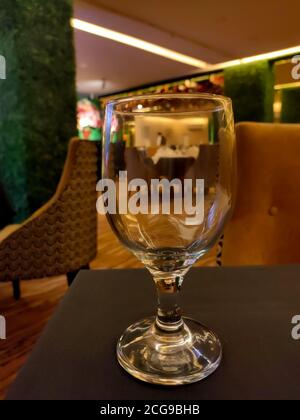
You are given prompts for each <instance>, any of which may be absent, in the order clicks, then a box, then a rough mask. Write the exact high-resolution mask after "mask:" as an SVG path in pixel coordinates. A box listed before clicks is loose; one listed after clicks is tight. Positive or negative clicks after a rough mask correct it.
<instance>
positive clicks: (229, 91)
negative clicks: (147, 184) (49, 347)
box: [0, 0, 300, 399]
mask: <svg viewBox="0 0 300 420" xmlns="http://www.w3.org/2000/svg"><path fill="white" fill-rule="evenodd" d="M2 4H3V6H2ZM299 13H300V5H299V2H298V1H296V0H288V1H286V2H285V3H283V2H281V1H277V0H275V1H271V0H262V1H260V2H258V1H248V0H246V1H244V2H242V3H238V2H236V1H233V0H228V1H226V2H221V1H218V0H217V1H214V2H211V3H210V2H206V3H204V2H201V1H197V0H187V1H186V2H182V1H179V0H172V1H171V0H165V1H158V0H152V1H151V2H146V1H141V0H139V1H137V0H84V1H81V0H74V1H72V0H53V1H51V2H45V1H42V0H26V2H20V1H16V0H9V1H4V2H1V10H0V58H1V60H0V67H1V68H0V102H1V103H0V315H2V316H4V317H5V320H6V335H7V337H6V339H5V340H4V339H3V340H2V339H1V340H0V369H1V370H0V399H4V398H5V395H6V393H7V390H8V389H9V387H10V386H11V384H12V383H13V382H14V380H15V377H16V375H17V374H18V372H19V371H20V369H21V368H22V366H23V365H24V363H25V362H26V360H27V359H28V357H29V355H30V354H31V352H32V349H33V347H34V345H35V343H36V341H37V340H38V339H39V337H40V335H41V333H42V331H43V329H44V327H45V326H46V324H47V323H48V321H49V319H50V318H51V317H52V315H53V314H54V313H55V311H56V309H57V307H58V305H59V303H60V302H61V300H62V299H63V297H64V296H65V294H66V293H67V292H68V289H69V287H70V286H71V285H72V283H73V280H74V279H75V278H76V276H77V274H78V272H79V271H80V270H82V269H92V270H94V269H97V270H103V269H116V270H117V269H118V270H121V269H137V268H142V267H143V264H142V262H141V261H139V259H137V258H136V257H135V256H134V255H133V254H132V253H131V252H130V251H129V250H127V249H126V248H125V247H124V246H123V245H122V244H121V243H120V242H119V240H118V238H117V237H116V236H115V234H114V233H113V231H112V228H111V226H110V223H109V221H108V220H107V219H106V217H105V216H104V215H99V214H97V212H96V201H97V192H96V183H97V181H98V180H99V179H101V176H102V170H103V164H104V163H105V159H106V156H103V153H104V149H102V147H103V141H102V139H103V135H104V133H103V132H104V127H105V121H104V117H105V109H106V105H107V103H108V102H109V101H113V100H116V99H125V98H130V97H133V96H141V99H140V102H139V105H138V106H137V111H136V112H139V111H141V114H142V113H143V112H146V111H147V109H148V108H149V109H150V106H151V107H152V105H151V104H150V105H149V102H148V100H147V97H146V96H145V95H150V94H157V95H161V96H163V95H165V94H177V95H186V97H189V95H190V97H191V101H190V102H191V103H190V108H191V109H192V106H193V99H192V98H193V96H192V95H193V94H215V95H224V96H226V97H229V98H230V99H231V100H232V105H233V114H234V122H235V127H236V142H237V143H236V145H237V149H236V150H237V190H236V197H235V208H234V210H233V214H232V218H231V220H230V221H229V222H228V224H227V225H226V228H225V231H224V234H223V233H222V235H221V236H220V237H219V238H218V240H217V241H216V242H215V244H214V245H213V246H210V247H208V248H210V249H209V250H208V252H207V253H205V255H204V256H203V257H201V258H200V259H199V260H198V261H197V262H196V264H195V265H196V266H197V267H216V268H218V269H221V268H222V267H228V266H230V267H232V266H236V267H237V266H238V267H240V266H277V265H286V264H299V263H300V248H299V241H300V222H299V210H300V201H299V198H298V190H299V180H300V175H299V174H300V39H299ZM143 97H144V98H145V99H143ZM170 103H171V102H170ZM129 104H130V101H129ZM176 106H177V104H175V105H174V109H173V108H172V105H170V108H169V109H168V112H170V113H171V112H175V111H174V110H175V108H176ZM147 107H148V108H147ZM153 110H154V111H153V112H154V113H155V112H156V108H155V106H154V108H153ZM150 114H151V113H150ZM121 125H122V127H121V128H120V120H118V119H117V118H115V119H112V123H111V133H112V134H111V140H110V141H111V150H112V152H111V153H112V157H111V159H113V160H114V162H113V165H114V166H113V168H114V169H113V170H115V168H118V169H122V168H123V166H124V164H123V163H122V162H121V161H120V160H118V156H119V155H120V153H123V152H120V150H122V151H123V150H125V152H124V156H125V158H124V159H128V162H130V163H128V162H127V164H128V177H129V178H130V179H132V178H134V177H136V176H137V175H138V176H139V177H140V178H145V177H146V175H144V174H145V173H146V172H147V171H148V172H149V173H150V172H151V170H152V171H154V170H155V168H156V170H157V171H159V173H160V174H161V175H162V176H163V177H166V178H172V174H174V173H176V174H181V173H183V172H184V173H189V176H190V177H198V178H199V177H201V178H204V180H205V182H206V184H205V188H206V190H205V194H210V193H211V190H212V188H213V186H214V183H215V178H214V169H215V168H214V165H217V164H218V150H219V149H218V148H217V145H216V144H215V138H216V132H215V126H214V123H212V122H211V120H210V119H209V118H206V117H203V116H201V117H197V118H194V119H193V118H187V119H186V120H184V119H178V120H176V121H173V120H172V121H171V120H168V119H167V118H161V117H160V116H159V115H158V116H153V115H152V114H151V115H150V117H147V116H146V117H145V116H144V117H143V118H140V119H136V120H129V119H128V120H126V119H125V117H124V121H123V122H122V123H121ZM178 133H180V135H179V134H178ZM71 139H72V140H71ZM213 146H214V147H213ZM134 147H136V148H137V149H138V150H139V152H138V153H139V154H136V155H134V154H133V153H132V154H130V153H129V152H130V149H133V148H134ZM128 149H129V151H128ZM145 150H147V153H148V154H147V156H146V154H145ZM199 150H200V152H199ZM143 153H144V154H143ZM145 156H146V157H145ZM197 164H199V168H200V166H201V170H200V169H199V171H198V172H197V169H196V170H195V172H194V173H192V170H191V169H190V172H187V171H188V170H189V169H188V168H192V167H194V166H195V165H197ZM193 165H194V166H193ZM149 168H150V169H149ZM143 171H144V172H143ZM191 174H192V175H191ZM180 177H181V175H179V178H180ZM114 230H115V229H114ZM128 287H129V286H128Z"/></svg>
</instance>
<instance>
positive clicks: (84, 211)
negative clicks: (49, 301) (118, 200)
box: [0, 139, 98, 299]
mask: <svg viewBox="0 0 300 420" xmlns="http://www.w3.org/2000/svg"><path fill="white" fill-rule="evenodd" d="M97 163H98V151H97V144H96V143H95V142H90V141H82V140H78V139H72V140H71V142H70V145H69V150H68V155H67V159H66V163H65V167H64V171H63V174H62V177H61V180H60V183H59V185H58V188H57V191H56V193H55V195H54V196H53V197H52V198H51V200H50V201H49V202H48V203H47V204H45V205H44V206H43V207H42V208H40V209H39V210H38V211H37V212H35V213H34V214H33V215H32V216H31V217H30V218H29V219H28V220H26V221H25V222H24V223H22V224H21V225H13V226H8V227H6V228H5V229H4V230H2V231H1V232H0V281H4V282H7V281H11V282H12V284H13V290H14V296H15V298H16V299H18V298H19V297H20V280H30V279H40V278H44V277H51V276H56V275H61V274H67V277H68V282H69V284H70V283H71V282H72V280H73V278H74V277H75V275H76V273H77V271H78V270H79V269H81V268H83V267H88V264H89V263H90V262H91V261H92V260H93V259H94V258H95V256H96V253H97V212H96V200H97V193H96V182H97Z"/></svg>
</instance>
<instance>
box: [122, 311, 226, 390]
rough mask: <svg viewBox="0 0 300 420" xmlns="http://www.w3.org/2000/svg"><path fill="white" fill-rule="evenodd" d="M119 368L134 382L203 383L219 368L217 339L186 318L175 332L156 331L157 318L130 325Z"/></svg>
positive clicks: (164, 383) (219, 358)
mask: <svg viewBox="0 0 300 420" xmlns="http://www.w3.org/2000/svg"><path fill="white" fill-rule="evenodd" d="M117 356H118V361H119V363H120V365H121V366H122V367H123V368H124V369H125V370H126V371H127V372H128V373H130V374H131V375H133V376H134V377H135V378H138V379H140V380H142V381H145V382H150V383H152V384H160V385H181V384H188V383H192V382H197V381H200V380H201V379H204V378H206V377H207V376H209V375H210V374H212V373H213V372H214V371H215V370H216V369H217V367H218V366H219V365H220V362H221V359H222V346H221V343H220V341H219V339H218V337H217V336H216V335H215V334H214V333H213V332H212V331H210V330H208V329H207V328H206V327H204V326H203V325H201V324H200V323H198V322H197V321H194V320H192V319H188V318H184V323H183V326H182V327H181V328H180V329H179V330H178V331H175V332H173V331H172V332H166V331H162V330H160V329H159V328H157V326H156V324H155V318H154V317H151V318H146V319H143V320H142V321H139V322H137V323H135V324H133V325H131V326H130V327H129V328H127V330H126V331H125V332H124V333H123V335H122V336H121V338H120V339H119V342H118V345H117Z"/></svg>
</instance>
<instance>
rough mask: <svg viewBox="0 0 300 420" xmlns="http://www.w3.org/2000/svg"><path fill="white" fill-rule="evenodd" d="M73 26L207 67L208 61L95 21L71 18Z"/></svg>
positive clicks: (171, 57)
mask: <svg viewBox="0 0 300 420" xmlns="http://www.w3.org/2000/svg"><path fill="white" fill-rule="evenodd" d="M71 25H72V26H73V28H75V29H78V30H80V31H84V32H87V33H89V34H93V35H97V36H100V37H103V38H107V39H111V40H112V41H116V42H120V43H121V44H125V45H129V46H131V47H135V48H139V49H141V50H144V51H148V52H150V53H152V54H156V55H160V56H161V57H165V58H169V59H170V60H174V61H179V62H180V63H183V64H187V65H189V66H192V67H198V68H203V67H207V66H208V63H206V62H205V61H202V60H198V59H197V58H194V57H190V56H188V55H185V54H181V53H178V52H176V51H173V50H170V49H168V48H164V47H160V46H159V45H156V44H153V43H151V42H147V41H143V40H142V39H139V38H135V37H133V36H130V35H126V34H123V33H121V32H117V31H112V30H111V29H107V28H104V27H103V26H99V25H94V24H93V23H89V22H85V21H83V20H80V19H71Z"/></svg>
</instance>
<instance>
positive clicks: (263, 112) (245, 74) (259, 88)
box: [224, 61, 274, 122]
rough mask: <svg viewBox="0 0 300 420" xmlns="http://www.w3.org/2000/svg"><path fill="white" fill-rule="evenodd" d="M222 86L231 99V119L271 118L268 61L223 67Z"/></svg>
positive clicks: (256, 119) (272, 94)
mask: <svg viewBox="0 0 300 420" xmlns="http://www.w3.org/2000/svg"><path fill="white" fill-rule="evenodd" d="M224 90H225V95H226V96H229V97H230V98H231V99H232V102H233V110H234V117H235V121H236V122H238V121H273V99H274V77H273V69H272V64H271V63H269V62H268V61H259V62H256V63H251V64H242V65H240V66H233V67H229V68H227V69H225V70H224Z"/></svg>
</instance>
